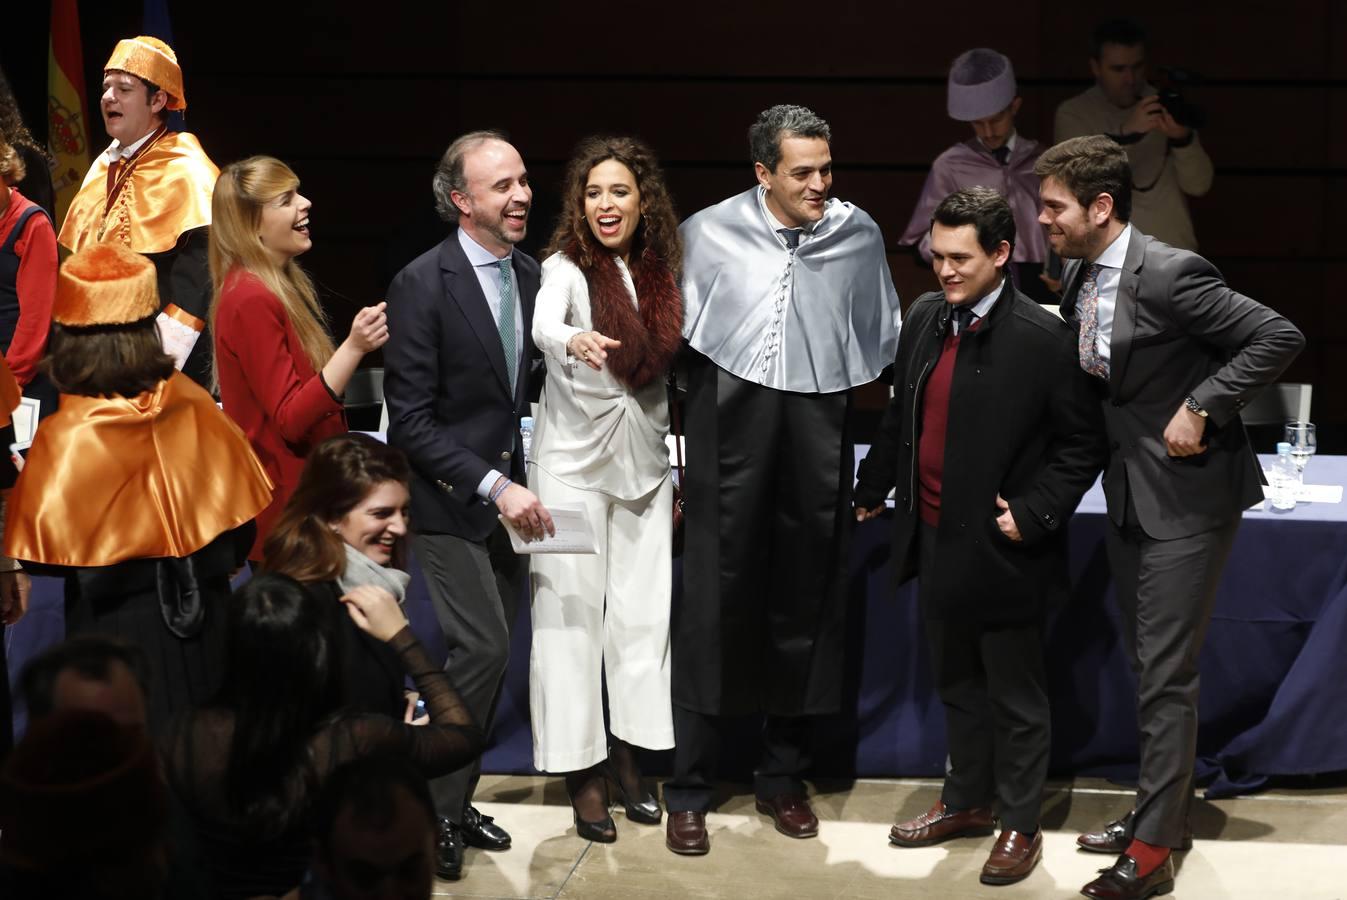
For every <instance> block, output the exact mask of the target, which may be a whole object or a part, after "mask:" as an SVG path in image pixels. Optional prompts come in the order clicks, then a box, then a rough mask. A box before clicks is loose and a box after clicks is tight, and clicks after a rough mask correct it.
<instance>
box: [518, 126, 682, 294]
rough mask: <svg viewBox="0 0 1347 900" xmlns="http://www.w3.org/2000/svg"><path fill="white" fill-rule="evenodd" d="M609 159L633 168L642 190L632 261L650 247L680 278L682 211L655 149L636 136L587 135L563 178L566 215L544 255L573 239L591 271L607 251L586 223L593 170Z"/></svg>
mask: <svg viewBox="0 0 1347 900" xmlns="http://www.w3.org/2000/svg"><path fill="white" fill-rule="evenodd" d="M609 159H615V160H617V161H618V162H620V163H622V165H624V166H626V167H627V168H628V169H630V170H631V173H632V174H633V175H635V176H636V190H638V191H640V193H641V212H642V216H641V224H640V225H638V226H637V228H636V238H635V241H634V242H633V243H632V247H631V258H632V261H633V265H639V262H638V261H639V260H640V258H641V254H642V252H643V251H645V250H646V249H647V248H649V249H650V250H652V251H654V253H655V255H656V256H658V257H659V258H660V259H661V260H663V261H664V264H665V265H666V266H668V268H669V271H670V272H672V273H673V275H674V278H675V279H678V278H680V277H681V275H682V269H683V242H682V241H681V240H680V239H679V237H678V214H677V213H676V212H675V211H674V205H673V198H672V197H670V196H669V189H668V187H667V186H666V185H665V183H664V171H663V170H662V169H661V168H660V165H659V160H657V159H656V158H655V154H654V151H652V150H651V149H650V148H649V147H648V146H646V145H645V143H643V142H642V141H640V140H638V139H636V138H632V137H605V136H594V137H587V138H585V139H584V140H583V141H581V142H580V144H579V146H577V147H576V148H575V153H573V154H572V155H571V161H570V162H569V163H567V164H566V174H565V176H563V178H562V188H561V190H562V196H561V218H560V219H558V220H557V227H556V230H555V231H553V232H552V240H551V241H550V242H549V243H548V245H547V249H546V250H544V251H543V255H544V256H551V255H552V254H553V253H557V252H560V251H562V250H563V249H564V248H565V247H566V246H567V245H568V244H571V243H574V244H575V246H577V247H579V248H580V256H581V258H580V259H575V260H571V261H572V262H574V263H575V264H576V265H578V266H579V267H580V268H582V269H586V270H588V269H589V268H590V266H591V264H592V262H593V254H594V253H596V252H599V251H603V252H607V251H605V250H604V248H603V245H602V244H600V243H599V242H598V239H596V238H595V237H594V233H593V232H592V231H590V228H589V223H588V222H586V221H585V185H586V184H587V183H588V181H589V172H590V170H591V169H593V168H594V167H595V166H597V165H598V164H599V163H601V162H604V161H605V160H609Z"/></svg>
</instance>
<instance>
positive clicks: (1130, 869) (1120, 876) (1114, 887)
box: [1080, 853, 1174, 900]
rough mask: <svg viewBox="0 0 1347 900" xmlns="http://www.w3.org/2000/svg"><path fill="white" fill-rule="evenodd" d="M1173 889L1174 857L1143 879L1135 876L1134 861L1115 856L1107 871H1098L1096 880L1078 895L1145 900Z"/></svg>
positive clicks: (1123, 899) (1098, 898)
mask: <svg viewBox="0 0 1347 900" xmlns="http://www.w3.org/2000/svg"><path fill="white" fill-rule="evenodd" d="M1172 890H1174V857H1173V855H1172V854H1171V855H1170V856H1166V857H1165V861H1164V862H1162V863H1161V864H1160V865H1158V866H1156V867H1155V871H1153V872H1151V874H1149V875H1147V876H1146V877H1145V878H1138V877H1137V861H1136V860H1135V859H1133V858H1132V857H1130V856H1128V855H1127V854H1125V853H1124V854H1123V855H1122V856H1120V857H1118V861H1117V862H1115V863H1114V864H1113V865H1112V866H1111V867H1110V868H1107V869H1100V870H1099V877H1098V878H1096V879H1095V880H1094V881H1091V882H1090V883H1089V884H1087V885H1085V887H1083V888H1081V889H1080V892H1081V893H1082V894H1084V895H1085V896H1086V897H1093V898H1094V900H1146V898H1147V897H1154V896H1155V895H1156V894H1168V893H1169V892H1170V891H1172Z"/></svg>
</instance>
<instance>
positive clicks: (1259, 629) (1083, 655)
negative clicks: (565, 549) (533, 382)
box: [5, 448, 1347, 796]
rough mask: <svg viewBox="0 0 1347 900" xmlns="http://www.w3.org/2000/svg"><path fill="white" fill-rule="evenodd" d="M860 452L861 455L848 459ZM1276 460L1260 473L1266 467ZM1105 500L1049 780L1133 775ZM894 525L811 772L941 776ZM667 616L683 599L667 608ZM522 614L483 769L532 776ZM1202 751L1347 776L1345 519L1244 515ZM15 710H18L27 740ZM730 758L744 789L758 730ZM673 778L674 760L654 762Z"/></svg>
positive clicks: (1314, 475) (1087, 563) (859, 556)
mask: <svg viewBox="0 0 1347 900" xmlns="http://www.w3.org/2000/svg"><path fill="white" fill-rule="evenodd" d="M863 453H864V448H858V451H857V456H858V458H859V457H860V456H862V455H863ZM1267 462H1268V461H1267V460H1266V459H1265V463H1267ZM1306 478H1307V481H1310V482H1313V483H1319V484H1338V485H1341V484H1344V483H1347V457H1318V458H1315V459H1313V460H1312V461H1311V462H1310V465H1309V468H1308V469H1307V471H1306ZM1106 527H1107V521H1106V519H1105V517H1104V501H1103V494H1102V491H1101V490H1100V488H1099V486H1098V485H1097V484H1096V486H1095V487H1094V489H1093V490H1091V492H1090V493H1089V494H1087V495H1086V497H1085V498H1084V499H1083V500H1082V502H1081V505H1080V508H1079V511H1078V513H1077V515H1076V517H1075V518H1074V519H1073V521H1072V523H1071V554H1072V563H1071V569H1072V584H1073V591H1072V599H1071V602H1070V603H1069V604H1068V605H1067V606H1066V607H1065V608H1063V609H1062V610H1061V611H1060V612H1059V613H1058V614H1057V615H1056V616H1055V617H1054V619H1053V621H1052V623H1051V626H1050V632H1049V640H1048V672H1049V677H1050V680H1051V699H1052V704H1053V755H1052V760H1053V769H1054V771H1055V772H1057V773H1093V774H1109V775H1113V776H1115V777H1120V778H1127V777H1128V776H1129V774H1134V773H1135V768H1136V758H1137V729H1136V719H1135V701H1134V689H1135V683H1134V681H1133V677H1132V674H1131V671H1130V668H1129V666H1128V664H1127V661H1126V654H1125V651H1124V649H1123V647H1122V644H1121V640H1120V638H1119V632H1118V628H1117V613H1116V608H1115V606H1114V603H1113V598H1112V593H1113V585H1112V582H1111V580H1110V576H1109V569H1108V561H1107V559H1106V557H1105V553H1104V533H1105V529H1106ZM889 536H890V535H889V522H888V520H887V518H883V517H882V518H880V519H877V520H874V521H871V522H867V523H865V524H863V525H861V526H858V527H857V528H856V531H855V534H854V536H853V540H852V547H851V563H850V582H849V590H848V603H849V604H850V613H851V614H850V617H849V625H848V631H849V637H848V641H849V647H850V652H849V654H848V658H847V679H846V690H847V699H846V706H845V708H846V709H847V710H848V711H849V712H848V713H847V714H846V715H842V716H837V717H834V718H831V719H829V720H826V721H825V722H824V723H823V727H821V728H820V729H819V730H818V738H817V746H816V753H817V765H816V770H817V772H818V774H820V775H833V776H850V775H856V776H938V775H940V774H942V773H943V771H944V762H945V737H944V716H943V711H942V709H941V706H940V703H939V701H938V699H937V698H936V696H935V692H934V689H933V687H932V683H931V677H930V672H929V662H928V659H927V654H926V647H925V641H924V639H923V636H922V629H921V622H920V618H919V612H918V608H917V603H916V600H915V590H914V588H913V586H912V585H905V586H903V587H901V588H897V589H895V588H894V587H893V584H892V574H891V571H890V568H889ZM412 574H413V579H412V584H411V587H410V589H409V591H408V600H407V610H408V614H409V617H410V619H411V621H412V626H413V628H414V629H415V630H416V631H417V633H418V634H419V635H420V636H421V639H422V640H423V641H424V642H425V643H426V644H427V646H428V647H429V648H430V650H431V652H432V653H435V654H441V655H442V654H443V652H444V641H443V638H442V637H441V635H440V633H439V629H438V625H437V623H436V620H435V616H434V613H433V611H432V610H431V608H430V603H429V598H428V595H427V592H426V586H425V582H424V580H423V579H422V577H421V574H420V572H419V571H417V570H416V567H415V566H413V573H412ZM34 582H35V584H34V592H33V602H32V605H31V608H30V610H29V613H28V615H27V616H25V618H24V619H23V620H21V621H20V622H19V623H18V624H17V625H16V626H14V627H12V628H9V629H6V634H5V641H6V645H7V648H8V654H7V655H8V661H9V666H10V670H11V677H12V676H13V675H14V674H15V673H17V672H18V670H19V669H20V667H21V666H22V665H23V663H24V661H25V660H26V659H28V658H29V657H31V656H32V655H33V654H34V653H35V652H38V651H39V650H40V649H41V648H42V647H45V646H47V645H49V644H51V643H52V642H54V641H56V640H59V639H60V637H61V634H62V630H63V616H62V611H61V590H60V583H59V582H54V581H51V580H49V579H34ZM675 602H677V595H676V594H675ZM528 648H529V624H528V610H527V604H523V609H522V611H521V615H520V622H519V623H518V626H517V628H516V632H515V640H514V644H513V648H512V653H513V657H512V660H511V664H510V670H509V673H508V674H507V678H506V684H505V690H504V695H503V697H502V700H501V703H500V708H499V711H498V713H497V719H496V727H495V729H494V732H493V736H492V741H491V746H490V748H489V749H488V751H487V754H486V757H485V759H484V762H483V766H484V769H485V770H487V771H494V772H531V771H533V769H532V755H531V750H530V740H531V736H530V728H529V722H528ZM1201 669H1202V701H1201V732H1200V734H1199V746H1198V752H1199V755H1200V756H1201V758H1202V766H1203V773H1204V775H1205V776H1206V777H1207V779H1208V780H1209V782H1210V787H1209V789H1208V790H1209V795H1211V796H1222V795H1228V794H1231V793H1237V792H1241V791H1247V790H1252V789H1256V788H1257V787H1258V786H1260V785H1261V784H1262V783H1263V782H1264V781H1265V780H1266V779H1267V778H1268V777H1269V776H1275V775H1299V774H1309V773H1322V772H1336V771H1342V770H1347V716H1344V714H1343V713H1344V711H1347V504H1341V503H1339V504H1321V503H1309V504H1306V503H1301V504H1298V505H1297V507H1296V508H1295V509H1294V510H1291V511H1288V512H1284V513H1283V512H1266V511H1255V512H1249V513H1246V514H1245V517H1244V523H1243V525H1242V526H1241V528H1240V530H1239V534H1238V536H1237V537H1236V541H1235V548H1234V552H1233V553H1232V555H1231V559H1230V562H1229V563H1228V565H1227V566H1226V570H1225V574H1224V577H1223V579H1222V581H1221V587H1220V591H1219V595H1218V597H1217V601H1216V608H1215V613H1214V616H1213V620H1212V624H1211V629H1210V632H1209V634H1208V637H1207V641H1206V646H1205V648H1204V650H1203V654H1202V662H1201ZM22 720H23V711H22V710H21V709H20V710H16V726H17V727H18V728H19V729H22V725H23V721H22ZM736 734H737V735H738V736H739V738H741V739H740V740H737V741H732V742H731V745H730V747H729V748H727V760H726V762H727V763H728V767H729V770H730V771H731V772H732V773H737V774H741V775H742V774H746V773H747V771H748V770H749V769H750V768H751V765H752V760H753V758H754V755H755V749H754V746H753V744H754V726H753V724H752V723H744V725H743V726H742V728H740V729H739V731H738V732H736ZM658 762H664V763H665V764H667V759H664V760H659V761H657V763H658Z"/></svg>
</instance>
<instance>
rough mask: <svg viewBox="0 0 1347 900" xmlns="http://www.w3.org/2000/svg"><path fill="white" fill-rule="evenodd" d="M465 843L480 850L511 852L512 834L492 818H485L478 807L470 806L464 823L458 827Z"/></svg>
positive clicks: (466, 810) (464, 811)
mask: <svg viewBox="0 0 1347 900" xmlns="http://www.w3.org/2000/svg"><path fill="white" fill-rule="evenodd" d="M458 831H459V834H461V835H462V836H463V843H464V844H466V845H467V846H469V847H476V848H478V849H479V850H509V849H510V833H509V832H508V831H506V830H505V829H504V828H501V827H500V826H499V825H497V824H496V820H495V819H493V818H491V817H490V816H484V815H482V814H481V813H480V812H478V811H477V807H475V806H469V807H468V808H467V809H465V810H463V821H462V823H461V824H459V826H458Z"/></svg>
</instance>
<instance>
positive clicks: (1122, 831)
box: [1076, 810, 1193, 856]
mask: <svg viewBox="0 0 1347 900" xmlns="http://www.w3.org/2000/svg"><path fill="white" fill-rule="evenodd" d="M1134 814H1135V811H1134V810H1129V811H1128V813H1127V815H1125V816H1123V817H1122V818H1121V819H1117V820H1115V821H1112V822H1109V823H1108V824H1107V825H1105V826H1104V827H1103V828H1102V829H1100V830H1099V831H1091V832H1089V833H1088V834H1082V835H1081V836H1080V837H1078V838H1076V847H1077V848H1078V849H1080V850H1088V851H1090V852H1091V853H1107V854H1109V855H1110V856H1116V855H1117V854H1119V853H1126V852H1127V848H1128V847H1129V846H1131V844H1132V817H1133V815H1134ZM1192 848H1193V829H1192V826H1191V825H1188V824H1186V823H1185V824H1184V826H1183V840H1182V841H1181V842H1180V843H1179V846H1178V847H1177V848H1176V849H1178V850H1191V849H1192Z"/></svg>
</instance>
